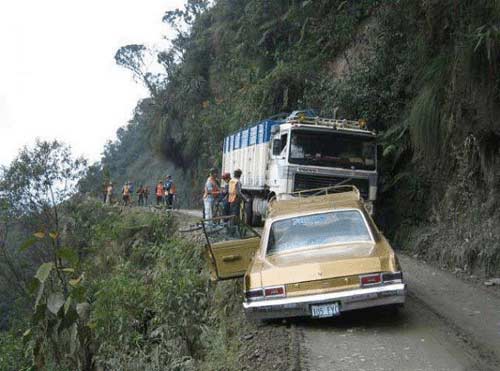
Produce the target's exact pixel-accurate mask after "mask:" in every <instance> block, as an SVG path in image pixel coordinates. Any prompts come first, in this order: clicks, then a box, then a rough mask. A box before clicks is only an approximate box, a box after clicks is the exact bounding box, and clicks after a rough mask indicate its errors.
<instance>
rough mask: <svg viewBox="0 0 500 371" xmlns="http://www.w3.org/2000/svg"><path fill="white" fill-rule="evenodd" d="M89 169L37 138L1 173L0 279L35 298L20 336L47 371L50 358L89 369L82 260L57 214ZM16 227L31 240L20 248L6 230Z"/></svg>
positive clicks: (62, 149) (65, 148)
mask: <svg viewBox="0 0 500 371" xmlns="http://www.w3.org/2000/svg"><path fill="white" fill-rule="evenodd" d="M86 165H87V161H86V160H84V159H83V158H73V156H72V154H71V150H70V147H68V146H66V145H64V144H62V143H60V142H58V141H52V142H48V141H40V140H37V141H36V143H35V145H34V146H33V147H31V148H28V147H25V148H24V149H23V150H22V151H21V152H20V153H19V155H18V156H17V157H16V159H15V160H14V161H13V162H12V163H11V165H10V166H9V167H8V168H4V169H2V174H1V178H0V200H1V205H2V208H1V215H0V216H2V217H3V218H2V221H3V223H2V232H1V233H2V236H1V238H2V241H1V243H0V253H1V254H2V258H3V259H2V260H0V268H1V269H0V278H2V279H3V280H6V281H7V282H9V280H10V282H14V283H15V285H13V286H16V285H18V286H20V291H22V292H23V293H24V294H25V295H28V296H29V292H30V291H31V292H33V293H36V299H35V305H34V313H33V318H32V321H31V328H30V329H29V330H28V331H26V333H25V338H26V340H27V341H28V344H29V345H30V348H31V350H32V352H33V366H34V367H35V368H37V369H43V368H45V366H46V365H47V360H54V362H55V363H56V364H58V365H67V364H68V360H70V362H71V363H72V365H76V366H77V367H78V368H80V369H83V370H90V369H91V362H92V357H91V352H90V350H89V344H90V340H89V339H90V336H91V335H90V329H89V328H88V327H87V326H86V321H87V317H88V310H87V309H88V303H86V301H85V289H84V288H83V287H82V286H81V284H80V283H81V280H82V276H81V275H78V273H77V272H76V270H77V269H76V268H77V265H78V259H79V257H78V254H77V252H75V251H74V250H73V249H71V248H70V247H67V246H64V245H63V243H62V234H63V228H62V216H61V209H62V207H63V205H64V203H66V202H67V201H68V200H69V199H70V198H71V197H72V196H73V195H75V193H76V192H77V182H78V180H79V179H80V178H81V177H82V176H83V175H84V173H85V170H86ZM6 220H7V221H8V222H6ZM20 226H21V230H22V231H23V232H24V233H25V234H28V236H29V238H27V239H26V240H25V242H24V243H22V244H21V246H19V247H14V246H11V245H10V244H9V240H8V238H7V237H8V231H9V229H11V228H17V229H19V227H20ZM17 238H18V239H19V238H20V236H18V237H17ZM34 247H36V248H34ZM23 255H24V256H23ZM21 257H26V258H28V259H29V260H28V262H27V261H26V260H24V259H20V258H21ZM35 258H36V259H35ZM26 263H28V264H26ZM37 263H38V264H40V266H39V267H38V270H37V271H36V274H35V278H34V279H32V280H28V279H27V278H26V276H27V274H26V271H28V272H30V271H32V268H33V265H34V264H37ZM25 265H28V269H26V268H24V266H25ZM28 288H29V289H28ZM65 345H69V347H67V346H65ZM68 348H69V349H68Z"/></svg>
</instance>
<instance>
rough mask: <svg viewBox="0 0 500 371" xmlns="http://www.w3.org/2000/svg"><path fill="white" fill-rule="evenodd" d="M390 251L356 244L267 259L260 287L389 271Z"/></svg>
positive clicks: (370, 244)
mask: <svg viewBox="0 0 500 371" xmlns="http://www.w3.org/2000/svg"><path fill="white" fill-rule="evenodd" d="M390 253H391V251H390V250H389V249H386V248H382V247H381V246H379V245H377V244H374V243H358V244H348V245H341V246H339V245H337V246H330V247H321V248H318V249H312V250H305V251H297V252H293V253H286V254H279V255H272V256H268V257H266V259H265V262H264V264H262V265H261V271H260V273H261V280H262V285H263V286H273V285H286V284H290V283H298V282H306V281H314V280H321V279H327V278H335V277H345V276H352V275H359V274H366V273H373V272H381V271H386V270H390V267H389V260H390Z"/></svg>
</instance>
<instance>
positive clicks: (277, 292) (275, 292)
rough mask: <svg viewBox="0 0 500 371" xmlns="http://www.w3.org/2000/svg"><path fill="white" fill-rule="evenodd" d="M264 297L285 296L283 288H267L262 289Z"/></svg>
mask: <svg viewBox="0 0 500 371" xmlns="http://www.w3.org/2000/svg"><path fill="white" fill-rule="evenodd" d="M264 295H265V296H266V297H268V296H285V286H276V287H267V288H265V289H264Z"/></svg>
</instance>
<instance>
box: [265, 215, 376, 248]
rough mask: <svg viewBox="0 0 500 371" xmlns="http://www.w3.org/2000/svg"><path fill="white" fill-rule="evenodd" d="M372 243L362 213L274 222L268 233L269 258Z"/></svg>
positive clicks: (302, 217) (305, 217)
mask: <svg viewBox="0 0 500 371" xmlns="http://www.w3.org/2000/svg"><path fill="white" fill-rule="evenodd" d="M371 241H372V239H371V236H370V233H369V232H368V228H367V226H366V223H365V221H364V217H363V216H362V215H361V213H360V212H359V211H357V210H345V211H334V212H328V213H322V214H313V215H306V216H300V217H295V218H290V219H284V220H279V221H276V222H274V223H273V224H272V226H271V230H270V231H269V242H268V245H267V255H273V254H277V253H282V252H288V251H292V250H297V249H301V250H302V249H304V248H311V249H312V248H318V247H321V246H325V245H332V244H339V243H353V242H371Z"/></svg>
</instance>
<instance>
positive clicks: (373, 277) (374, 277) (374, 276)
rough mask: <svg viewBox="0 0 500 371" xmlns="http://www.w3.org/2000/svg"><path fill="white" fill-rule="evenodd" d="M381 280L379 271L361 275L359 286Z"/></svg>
mask: <svg viewBox="0 0 500 371" xmlns="http://www.w3.org/2000/svg"><path fill="white" fill-rule="evenodd" d="M380 282H382V277H381V275H380V273H377V274H368V275H366V276H361V286H369V285H377V284H379V283H380Z"/></svg>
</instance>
